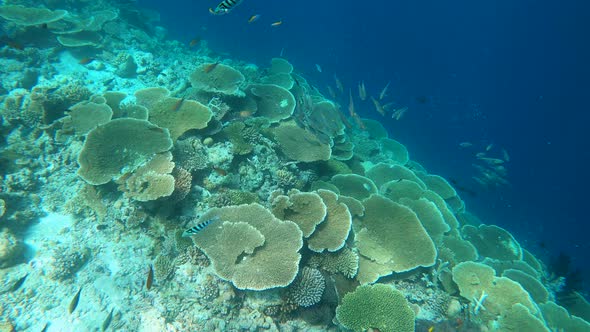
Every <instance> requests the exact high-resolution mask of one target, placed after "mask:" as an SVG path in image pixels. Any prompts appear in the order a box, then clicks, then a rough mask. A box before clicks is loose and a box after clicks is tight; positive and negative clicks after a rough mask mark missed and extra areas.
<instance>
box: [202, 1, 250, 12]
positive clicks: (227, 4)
mask: <svg viewBox="0 0 590 332" xmlns="http://www.w3.org/2000/svg"><path fill="white" fill-rule="evenodd" d="M241 2H242V0H223V1H221V2H220V3H219V5H217V7H215V9H213V8H209V12H210V13H211V14H213V15H224V14H227V13H229V11H230V10H232V9H233V8H234V7H236V6H237V5H239V4H240V3H241Z"/></svg>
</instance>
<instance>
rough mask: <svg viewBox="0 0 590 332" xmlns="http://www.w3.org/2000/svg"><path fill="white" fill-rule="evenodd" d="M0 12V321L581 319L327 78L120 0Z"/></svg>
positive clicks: (513, 325) (475, 326)
mask: <svg viewBox="0 0 590 332" xmlns="http://www.w3.org/2000/svg"><path fill="white" fill-rule="evenodd" d="M0 23H2V25H3V27H4V30H5V31H4V35H3V36H2V45H0V63H1V64H2V66H0V174H1V177H0V226H1V227H0V280H2V284H3V286H2V291H1V293H2V294H0V296H2V301H0V318H1V319H0V321H2V322H3V323H2V324H3V325H2V326H1V327H0V329H2V328H5V329H7V330H18V331H21V330H22V331H28V330H31V331H40V330H44V327H45V326H49V330H56V331H57V330H60V331H61V330H63V331H66V330H75V331H91V330H97V328H98V326H101V327H102V329H103V330H107V329H108V328H110V329H112V330H129V331H141V330H159V331H165V330H166V331H246V330H249V331H263V330H264V331H266V330H268V331H339V330H342V329H346V330H353V331H365V330H379V331H412V330H414V328H415V329H416V330H417V331H422V330H428V329H429V328H430V329H434V330H435V331H438V330H441V331H445V330H490V331H498V330H500V331H503V330H506V331H508V330H522V331H528V330H531V331H532V330H535V331H547V330H551V331H556V330H560V331H561V330H565V331H585V330H588V329H590V327H589V326H590V325H589V323H588V322H587V320H588V319H589V317H590V314H588V307H589V305H588V303H587V302H586V301H585V300H584V299H583V297H582V295H581V294H580V293H577V292H572V293H570V294H568V297H567V299H565V300H564V299H563V298H562V297H561V296H559V289H560V287H563V283H564V280H563V278H552V277H551V276H549V274H548V272H547V268H546V267H545V265H544V263H543V262H541V261H540V260H539V259H538V258H537V257H535V256H534V253H532V252H530V251H527V250H526V249H525V248H524V246H523V245H521V243H519V242H518V241H517V240H516V239H515V237H514V236H512V235H511V234H510V233H509V229H502V228H500V227H498V226H494V225H488V224H486V222H487V220H480V219H479V218H477V217H476V216H475V215H473V214H471V213H470V212H469V211H468V206H467V204H466V202H465V201H464V200H463V199H462V198H461V193H462V192H463V191H462V190H459V189H460V188H458V187H455V185H454V182H453V181H450V182H449V181H447V179H445V178H444V177H442V176H439V175H436V174H431V173H429V172H428V170H427V169H426V168H425V167H423V166H422V165H421V164H419V163H418V162H416V161H414V160H410V153H409V151H408V149H407V148H406V147H405V146H404V145H403V144H402V143H400V142H398V141H396V140H395V139H394V137H393V136H391V133H388V131H387V130H386V128H385V127H384V126H383V125H382V124H381V123H380V122H379V121H376V120H371V119H365V118H360V117H359V115H358V114H356V113H355V112H354V110H352V111H353V112H350V113H348V112H342V109H341V108H342V105H345V104H346V103H347V102H348V101H349V100H348V95H347V93H345V90H344V89H343V88H342V87H337V89H338V91H331V92H330V91H328V92H330V96H331V98H328V97H327V96H324V95H323V94H322V92H321V91H322V89H320V88H318V87H316V86H314V85H313V84H312V80H309V81H308V79H306V77H304V76H303V75H301V74H299V73H298V72H299V71H298V70H296V69H295V67H294V66H293V64H291V63H289V61H287V60H286V59H282V58H273V59H272V60H271V62H270V66H269V67H268V68H264V66H263V67H262V68H259V67H258V66H257V65H255V64H249V63H245V62H243V61H240V60H236V59H231V58H227V57H226V56H225V55H223V54H222V53H220V52H218V51H217V50H212V49H210V48H209V46H208V41H207V40H201V41H199V42H198V46H187V45H184V44H183V43H181V42H180V41H175V40H169V39H167V37H166V34H167V31H166V28H165V27H163V26H161V25H160V24H161V23H160V22H159V14H158V13H156V12H153V11H150V10H147V9H145V8H141V7H139V5H138V3H137V2H136V1H98V2H91V1H71V0H51V1H49V0H43V1H40V2H39V1H37V2H35V1H31V0H10V1H5V2H4V3H2V4H1V5H0ZM303 71H304V70H303ZM336 80H337V79H336ZM363 85H364V83H363ZM343 97H346V98H343ZM351 106H353V105H351ZM349 110H350V109H349ZM358 111H359V113H362V112H364V111H363V110H362V109H361V108H360V107H359V108H358ZM345 113H346V114H345ZM488 159H490V160H489V162H496V161H494V160H492V159H491V158H488ZM478 167H480V168H479V170H480V171H481V174H483V175H481V177H482V179H483V178H484V177H485V179H483V180H482V181H483V182H486V183H487V184H488V185H489V186H492V185H493V186H497V185H500V184H502V183H506V182H507V179H506V177H507V171H506V168H505V167H504V166H502V165H496V166H494V167H488V166H485V167H484V166H481V165H478ZM480 180H481V179H480ZM484 180H485V181H484ZM203 222H204V223H203ZM189 228H194V229H195V230H196V231H193V232H194V234H189V232H186V230H187V229H189ZM186 235H190V236H189V237H187V236H186ZM522 244H524V242H523V243H522ZM150 271H152V272H153V276H152V275H150V273H151V272H150ZM147 279H150V280H151V281H150V282H149V283H150V287H149V288H148V287H146V284H147V283H148V281H147ZM80 289H82V292H81V293H80V298H79V303H78V306H77V308H76V309H75V311H73V312H71V313H68V312H67V311H68V309H67V303H69V302H70V301H71V300H72V298H71V297H72V294H75V293H76V292H77V291H78V290H80ZM552 301H555V302H552ZM60 303H62V304H63V303H66V305H57V304H60ZM562 305H563V307H562ZM335 316H336V319H334V318H335ZM107 322H108V323H107Z"/></svg>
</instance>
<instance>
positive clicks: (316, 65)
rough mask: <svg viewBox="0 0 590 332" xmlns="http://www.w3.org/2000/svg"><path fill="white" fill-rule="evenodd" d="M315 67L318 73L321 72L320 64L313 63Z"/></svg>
mask: <svg viewBox="0 0 590 332" xmlns="http://www.w3.org/2000/svg"><path fill="white" fill-rule="evenodd" d="M315 69H316V70H317V71H318V72H320V73H321V72H322V67H320V65H318V64H317V63H316V64H315Z"/></svg>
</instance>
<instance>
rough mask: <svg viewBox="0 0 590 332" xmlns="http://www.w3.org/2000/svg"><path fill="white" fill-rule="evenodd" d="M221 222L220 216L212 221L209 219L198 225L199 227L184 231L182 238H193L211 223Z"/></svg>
mask: <svg viewBox="0 0 590 332" xmlns="http://www.w3.org/2000/svg"><path fill="white" fill-rule="evenodd" d="M217 220H219V216H215V217H213V218H211V219H207V220H205V221H203V222H202V223H200V224H198V225H197V226H194V227H191V228H189V229H187V230H186V231H184V232H183V233H182V237H189V236H193V235H195V234H197V233H199V232H200V231H202V230H203V228H205V227H207V226H209V224H210V223H212V222H214V221H217Z"/></svg>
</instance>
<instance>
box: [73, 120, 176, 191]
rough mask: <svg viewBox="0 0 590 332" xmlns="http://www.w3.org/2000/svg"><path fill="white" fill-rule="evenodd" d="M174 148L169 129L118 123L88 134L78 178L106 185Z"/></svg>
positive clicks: (133, 122)
mask: <svg viewBox="0 0 590 332" xmlns="http://www.w3.org/2000/svg"><path fill="white" fill-rule="evenodd" d="M171 147H172V140H171V139H170V134H169V133H168V130H167V129H162V128H160V127H158V126H156V125H154V124H152V123H150V122H148V121H144V120H137V119H128V118H125V119H115V120H112V121H110V122H108V123H106V124H104V125H102V126H99V127H97V128H95V129H93V130H92V131H90V133H88V136H87V137H86V141H85V142H84V147H83V148H82V151H81V152H80V154H79V156H78V163H79V164H80V168H79V169H78V175H80V176H81V177H82V178H83V179H84V180H85V181H86V182H88V183H90V184H94V185H99V184H105V183H108V182H109V181H111V180H112V179H116V178H119V177H120V176H121V175H123V174H125V173H130V172H133V171H134V170H135V169H137V168H138V167H139V166H141V165H142V164H143V163H145V162H146V161H148V160H150V159H151V158H152V157H153V156H154V155H155V154H156V153H159V152H164V151H168V150H169V149H170V148H171Z"/></svg>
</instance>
